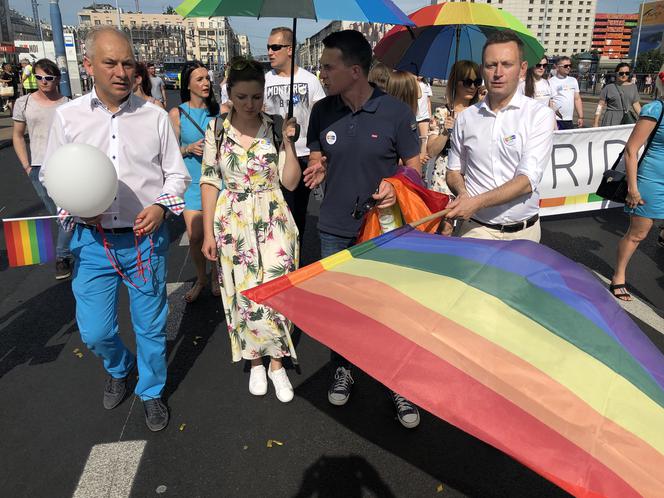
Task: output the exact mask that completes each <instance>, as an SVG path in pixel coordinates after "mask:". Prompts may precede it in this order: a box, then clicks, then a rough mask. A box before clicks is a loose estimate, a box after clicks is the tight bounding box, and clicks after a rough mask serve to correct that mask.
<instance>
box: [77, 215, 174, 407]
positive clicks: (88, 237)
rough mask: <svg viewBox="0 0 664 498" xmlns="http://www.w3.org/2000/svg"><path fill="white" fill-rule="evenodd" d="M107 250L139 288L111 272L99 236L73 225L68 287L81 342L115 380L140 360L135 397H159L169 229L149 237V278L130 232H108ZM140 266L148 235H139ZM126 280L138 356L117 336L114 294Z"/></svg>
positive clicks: (163, 370)
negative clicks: (71, 272)
mask: <svg viewBox="0 0 664 498" xmlns="http://www.w3.org/2000/svg"><path fill="white" fill-rule="evenodd" d="M105 236H106V240H107V242H108V243H109V244H110V245H111V247H110V252H111V254H112V255H113V256H114V257H115V258H116V260H117V262H118V263H119V267H120V269H121V270H122V272H123V273H124V274H125V275H127V276H128V277H129V278H131V280H132V281H133V282H134V284H136V286H137V287H138V288H135V287H134V286H132V285H131V284H130V283H129V282H126V281H124V280H123V279H122V277H120V275H119V274H118V273H117V272H116V271H115V269H114V268H113V265H112V264H111V261H109V258H108V257H107V255H106V252H105V251H104V245H103V241H102V235H101V234H100V233H97V231H96V230H90V229H88V228H84V227H82V226H80V225H77V226H76V228H75V229H74V236H73V238H72V241H71V251H72V253H73V254H74V256H75V264H74V277H73V281H72V290H73V292H74V296H75V297H76V320H77V322H78V328H79V330H80V331H81V338H82V339H83V342H85V344H86V345H87V346H88V348H90V351H92V352H93V353H94V354H96V355H97V356H99V357H101V358H102V359H103V360H104V368H105V369H106V371H107V372H108V373H109V374H110V375H112V376H113V377H115V378H121V377H124V376H126V375H128V374H129V372H130V370H131V369H132V367H133V366H134V363H135V362H138V374H139V378H138V383H137V385H136V395H137V396H139V397H140V398H141V399H142V400H145V399H150V398H159V397H160V396H161V393H162V391H163V389H164V385H165V384H166V318H167V314H168V302H167V296H166V260H167V254H168V243H169V238H168V229H167V227H166V225H165V224H162V225H161V227H160V228H159V230H158V231H157V232H156V233H154V234H153V235H152V240H153V242H154V249H153V253H152V257H151V258H150V266H149V270H147V271H146V272H145V276H146V277H147V282H145V281H144V280H143V278H141V277H140V276H139V275H138V271H137V270H138V268H137V256H138V254H137V251H136V248H135V246H134V234H133V233H123V234H115V235H114V234H112V233H108V232H107V233H106V234H105ZM139 249H140V251H141V254H142V259H143V262H144V265H145V266H146V267H147V265H148V256H149V254H150V238H149V237H141V238H140V239H139ZM122 282H124V284H125V286H126V287H127V289H128V290H129V307H130V311H131V321H132V324H133V327H134V333H135V334H136V356H134V355H133V354H132V353H131V352H130V351H129V350H128V349H127V347H126V346H125V345H124V343H123V342H122V340H121V339H120V337H119V335H118V311H117V308H118V294H119V290H120V284H121V283H122Z"/></svg>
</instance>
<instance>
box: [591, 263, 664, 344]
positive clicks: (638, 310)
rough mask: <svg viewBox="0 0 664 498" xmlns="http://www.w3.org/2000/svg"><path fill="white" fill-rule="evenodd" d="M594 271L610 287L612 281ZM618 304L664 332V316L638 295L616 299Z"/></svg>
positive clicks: (658, 330) (661, 332) (660, 331)
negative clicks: (625, 299) (627, 298)
mask: <svg viewBox="0 0 664 498" xmlns="http://www.w3.org/2000/svg"><path fill="white" fill-rule="evenodd" d="M592 272H593V273H594V274H595V276H596V277H597V278H598V279H600V280H601V281H602V282H604V284H605V285H606V287H607V288H608V287H609V284H610V283H611V281H610V280H609V279H608V278H606V277H604V276H603V275H600V274H599V273H597V272H596V271H594V270H592ZM616 301H617V302H618V304H619V305H620V306H621V307H622V309H624V310H625V311H627V312H628V313H629V314H630V315H634V316H635V317H637V318H638V319H639V320H641V321H642V322H644V323H647V324H648V325H650V326H651V327H652V328H654V329H655V330H656V331H657V332H659V333H660V334H664V318H662V317H661V316H659V315H658V314H657V313H656V312H655V311H654V310H653V309H652V307H651V306H650V305H648V304H646V303H644V302H643V301H641V300H640V299H639V298H638V297H636V296H634V295H632V300H631V301H622V300H620V299H616Z"/></svg>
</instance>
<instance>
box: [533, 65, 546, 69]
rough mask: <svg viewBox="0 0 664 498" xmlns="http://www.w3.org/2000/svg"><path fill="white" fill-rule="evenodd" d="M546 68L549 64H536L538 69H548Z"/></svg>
mask: <svg viewBox="0 0 664 498" xmlns="http://www.w3.org/2000/svg"><path fill="white" fill-rule="evenodd" d="M546 66H548V64H535V67H536V68H537V69H546Z"/></svg>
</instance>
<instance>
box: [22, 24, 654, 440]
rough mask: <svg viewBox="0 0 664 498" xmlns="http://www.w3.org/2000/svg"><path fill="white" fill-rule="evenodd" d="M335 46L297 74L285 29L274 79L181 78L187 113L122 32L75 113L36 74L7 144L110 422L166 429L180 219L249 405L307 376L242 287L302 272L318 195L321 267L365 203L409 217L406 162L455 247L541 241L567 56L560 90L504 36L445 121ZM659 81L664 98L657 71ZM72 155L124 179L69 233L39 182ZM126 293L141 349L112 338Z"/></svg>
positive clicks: (474, 69)
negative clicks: (57, 159) (43, 212)
mask: <svg viewBox="0 0 664 498" xmlns="http://www.w3.org/2000/svg"><path fill="white" fill-rule="evenodd" d="M323 45H324V50H323V52H322V56H321V60H320V74H319V75H318V76H317V75H315V74H312V73H311V72H309V71H307V70H305V69H304V68H301V67H298V66H297V65H292V58H293V52H294V39H293V33H292V31H291V30H290V29H289V28H283V27H279V28H275V29H273V30H272V31H271V33H270V35H269V38H268V43H267V49H268V56H269V60H270V64H271V67H272V69H271V71H269V72H268V73H267V74H266V73H265V72H264V70H263V68H262V66H261V65H260V64H259V63H257V62H255V61H253V60H250V59H246V58H237V59H234V60H233V61H232V62H231V63H230V65H229V68H228V72H227V74H225V75H224V77H223V80H222V81H221V82H219V83H218V84H219V86H220V90H221V92H220V93H221V94H222V98H221V102H218V101H217V99H216V96H215V92H214V89H213V80H212V77H211V75H210V71H209V69H208V68H207V67H206V66H205V65H204V64H202V63H201V62H196V61H194V62H190V63H187V64H186V65H185V66H184V68H183V71H182V73H181V77H180V82H181V83H180V100H181V103H180V104H179V105H178V106H176V107H173V108H172V109H171V110H170V111H169V112H168V113H167V112H166V111H165V110H164V109H165V107H166V105H167V95H166V92H165V88H164V86H163V81H161V79H160V78H158V77H157V76H156V74H155V67H154V65H153V64H144V63H142V62H137V61H136V60H135V59H134V55H133V51H132V46H131V41H130V40H129V39H128V38H127V35H126V34H125V33H124V32H122V31H119V30H117V29H116V28H114V27H111V26H103V27H99V28H95V29H93V30H91V32H90V34H89V36H88V38H87V40H86V49H87V51H86V54H85V58H84V62H83V64H84V67H85V71H86V74H88V75H89V77H90V78H91V81H94V84H93V85H92V87H91V88H90V92H89V93H87V94H85V95H84V96H82V97H80V98H77V99H74V100H73V101H69V99H67V98H65V97H62V96H61V95H60V93H59V90H58V84H59V79H60V73H59V70H58V68H57V66H56V65H55V64H54V63H53V62H51V61H48V60H40V61H38V62H36V63H35V64H34V65H33V67H31V69H30V72H31V74H32V75H33V76H34V78H35V81H36V82H37V89H36V92H29V93H28V94H26V95H25V96H23V97H21V98H19V99H18V100H16V102H15V103H14V110H13V118H14V122H15V124H14V146H15V150H16V153H17V156H18V158H19V160H20V162H21V164H22V166H23V167H24V169H25V170H26V173H27V174H28V175H29V176H30V179H31V180H32V182H33V185H34V187H35V190H36V191H37V192H38V194H39V195H40V197H41V198H42V200H43V202H44V205H45V206H46V207H47V209H48V210H49V212H51V213H53V214H56V213H57V215H58V216H59V217H60V218H61V220H62V223H61V228H60V231H59V234H58V248H57V261H56V278H67V277H68V276H69V275H71V274H73V279H72V290H73V293H74V296H75V298H76V319H77V322H78V326H79V330H80V333H81V337H82V339H83V341H84V342H85V344H86V345H87V346H88V347H89V348H90V350H91V351H92V352H94V353H95V354H96V355H97V356H99V357H100V358H102V360H103V364H104V368H105V370H106V372H107V373H108V377H107V380H106V383H105V385H104V390H103V406H104V408H106V409H113V408H115V407H116V406H118V405H119V404H120V403H121V402H122V401H123V400H124V399H125V398H126V396H127V395H128V394H129V392H130V391H131V390H132V389H133V390H134V392H135V393H136V395H137V396H138V397H139V398H140V399H141V400H142V402H143V406H144V411H145V418H146V424H147V426H148V428H149V429H150V430H153V431H158V430H162V429H163V428H164V427H166V425H167V424H168V421H169V416H170V415H169V410H168V407H167V406H166V405H165V403H164V401H163V399H162V398H161V396H162V392H163V390H164V386H165V384H166V382H167V367H166V332H165V327H166V318H167V313H168V302H167V296H166V267H167V258H168V244H169V234H168V225H167V224H165V223H164V219H165V218H167V217H168V216H178V215H182V216H183V218H184V222H185V225H186V233H187V236H188V239H189V244H190V248H191V256H192V261H193V264H194V267H195V270H196V279H195V281H194V283H193V285H192V287H191V288H190V289H189V291H188V292H187V293H186V295H185V297H184V298H185V300H186V301H187V302H188V303H191V302H194V301H196V300H197V299H198V298H199V296H200V294H201V292H203V290H204V289H205V288H206V287H208V286H209V287H210V291H211V292H212V294H213V295H215V296H219V297H220V298H221V306H222V307H223V309H224V314H225V322H226V327H227V331H228V334H229V339H230V343H231V360H232V361H233V362H242V361H248V362H250V364H251V368H250V373H249V379H248V390H249V392H250V393H251V394H252V395H256V396H262V395H265V394H266V393H267V391H268V388H269V382H271V383H272V385H273V388H274V391H275V394H276V397H277V399H278V400H279V401H281V402H289V401H291V400H292V399H293V396H294V390H293V387H292V385H291V383H290V381H289V379H288V375H287V372H286V369H285V368H284V365H283V360H284V359H285V358H290V359H291V361H293V362H296V361H297V353H296V351H295V346H294V344H293V341H292V339H291V333H292V330H293V324H292V323H291V322H290V321H289V320H288V319H287V318H286V317H285V316H283V315H281V314H280V313H278V312H277V311H275V310H273V309H271V308H269V307H267V306H263V305H258V304H257V303H254V302H252V301H250V300H249V299H247V298H246V297H244V296H243V295H242V292H243V291H244V290H247V289H250V288H252V287H254V286H256V285H260V284H261V283H264V282H267V281H270V280H272V279H274V278H277V277H279V276H282V275H285V274H287V273H289V272H292V271H294V270H296V269H297V268H298V265H299V255H300V244H301V235H302V233H303V232H304V229H305V221H306V213H307V204H308V202H309V198H310V196H309V194H310V191H311V190H312V189H318V188H321V187H322V186H324V198H323V200H322V203H321V206H320V215H319V220H318V227H317V229H318V234H319V239H320V249H321V257H323V258H325V257H327V256H330V255H332V254H334V253H336V252H338V251H341V250H343V249H346V248H349V247H351V246H352V245H354V244H355V243H356V240H357V234H358V230H359V228H360V224H361V220H360V219H357V218H356V217H354V216H352V215H351V213H352V212H353V211H355V210H356V209H357V206H358V202H359V201H360V200H364V199H368V198H371V199H373V202H374V204H375V206H376V207H377V208H378V209H386V208H391V207H392V206H393V205H394V204H395V203H396V202H397V199H396V193H395V190H394V187H392V185H391V184H390V183H389V182H387V181H384V180H385V179H386V178H389V177H391V176H393V175H394V174H395V173H396V171H397V168H398V167H405V168H411V169H412V170H414V171H416V172H418V173H419V174H420V175H423V176H424V177H425V178H426V181H427V183H428V186H429V187H430V188H431V189H433V190H437V191H440V192H444V193H447V194H449V195H450V196H451V202H450V203H449V204H448V207H449V208H450V211H449V212H448V214H447V215H446V217H445V219H443V220H442V221H441V227H440V231H441V233H442V234H444V235H454V236H461V237H474V238H482V239H490V240H504V241H509V240H518V239H527V240H531V241H535V242H539V240H540V233H541V231H540V220H539V190H538V186H539V183H540V181H541V179H542V175H543V174H544V170H545V168H546V166H547V164H548V162H549V158H550V156H551V150H552V146H553V132H554V130H555V129H570V128H574V127H575V126H583V122H584V116H583V107H582V105H581V104H582V103H581V99H580V95H579V91H578V84H576V80H575V79H574V78H571V77H570V76H569V71H570V68H571V61H570V60H569V59H568V58H565V57H563V58H561V59H558V61H557V62H556V65H557V66H556V67H557V72H556V76H554V77H553V78H552V79H549V80H547V79H546V77H545V74H546V72H547V67H548V64H549V61H548V60H547V58H546V57H544V58H542V60H540V61H539V62H538V63H537V64H535V65H534V66H532V67H530V68H528V64H527V62H526V61H525V60H524V57H523V46H522V42H521V41H520V39H519V38H518V37H517V36H516V35H515V34H514V33H512V32H511V31H502V32H500V33H497V34H495V35H494V36H492V37H490V38H489V39H488V40H487V42H486V45H485V46H484V49H483V52H482V64H481V65H478V64H477V63H475V62H472V61H466V60H460V61H457V62H456V63H455V64H454V66H453V67H452V69H451V73H450V75H449V80H448V84H447V95H446V97H447V98H446V105H445V106H443V107H438V108H436V109H432V108H431V88H430V86H429V85H428V83H427V82H426V81H423V79H421V78H417V77H416V76H414V75H412V74H409V73H404V72H400V71H392V70H390V69H389V68H387V67H386V66H384V65H382V64H380V63H378V64H373V66H372V50H371V47H370V45H369V43H368V42H367V40H366V39H365V38H364V36H363V35H362V34H361V33H359V32H357V31H353V30H345V31H339V32H335V33H332V34H330V35H329V36H327V37H326V38H325V39H324V40H323ZM292 67H293V68H294V71H295V73H294V75H293V77H294V91H293V93H292V101H291V100H290V98H291V94H290V78H291V68H292ZM624 67H625V66H624V65H623V66H620V67H619V68H617V70H616V72H617V75H618V78H619V79H618V82H617V83H616V84H615V85H614V87H612V88H611V89H605V90H606V91H604V90H603V93H602V96H601V99H600V106H601V108H602V109H604V108H606V112H604V116H603V117H602V122H604V120H606V121H607V122H614V121H615V120H616V119H617V117H615V116H614V114H615V111H616V98H618V100H620V99H623V101H626V102H631V101H630V100H629V99H631V98H632V96H633V92H632V91H631V90H629V89H628V86H629V83H627V82H626V81H625V77H626V76H628V75H629V66H627V68H626V69H625V68H624ZM663 69H664V68H663ZM160 81H161V83H160ZM657 84H658V85H659V87H660V92H661V89H662V85H664V72H662V73H660V74H659V75H658V80H657ZM607 88H608V86H607ZM637 96H638V94H637ZM625 99H627V100H625ZM290 102H292V110H293V112H292V117H289V116H288V108H289V103H290ZM661 108H662V104H661V102H660V101H657V102H653V103H651V104H648V105H646V106H644V107H643V109H641V108H640V107H639V106H634V105H632V109H633V110H634V112H635V113H640V117H638V122H637V124H636V127H635V128H634V132H633V133H632V137H631V138H630V140H629V143H628V145H627V165H628V168H627V176H628V179H629V185H630V193H629V195H628V199H627V206H626V209H627V210H628V212H629V214H630V216H631V225H630V230H629V232H628V234H627V235H626V236H625V238H624V239H623V241H621V246H620V249H619V257H618V259H619V263H618V266H617V268H616V274H615V275H614V278H613V281H612V286H611V289H612V291H613V292H614V294H615V295H616V297H618V298H621V299H628V298H629V294H628V293H627V290H626V287H625V284H624V278H625V267H626V265H627V262H628V261H629V257H630V256H631V254H632V253H633V252H634V250H635V248H636V245H638V243H639V242H640V241H641V240H643V237H644V236H645V235H644V234H646V233H647V231H648V230H649V229H650V228H651V227H652V220H653V219H657V218H662V217H664V216H662V212H661V209H662V206H664V202H662V201H664V199H662V198H661V196H662V195H664V187H663V185H664V174H663V171H662V164H663V160H662V156H663V155H664V127H661V126H660V127H659V128H657V126H656V125H655V123H656V122H657V119H658V116H659V115H660V114H661ZM598 109H599V107H598ZM574 112H576V115H577V121H576V122H574V121H573V116H574ZM598 115H601V113H599V112H598ZM607 116H608V117H607ZM598 119H600V118H599V117H597V118H596V121H597V120H598ZM635 120H636V119H635ZM26 129H27V130H28V131H29V135H30V147H29V149H30V150H29V153H28V148H27V145H26V143H25V139H24V138H23V134H24V132H25V131H26ZM649 136H652V137H654V138H653V140H652V142H653V143H652V144H651V147H650V148H649V150H648V157H647V158H646V160H645V161H642V164H641V167H639V169H638V172H637V169H636V151H638V149H639V148H640V147H641V146H642V145H643V143H645V142H646V141H647V139H648V137H649ZM66 143H86V144H90V145H93V146H95V147H97V148H99V149H100V150H102V151H104V152H105V153H106V154H107V155H108V157H109V159H110V160H111V162H112V163H113V165H114V166H115V169H116V171H117V173H118V180H119V190H118V194H117V197H116V198H115V200H114V201H113V203H112V205H111V206H110V207H109V209H108V210H107V211H106V212H105V213H100V214H99V215H98V216H95V217H93V218H75V219H74V220H73V223H70V222H71V221H72V220H71V217H70V216H69V214H68V213H66V212H62V210H60V209H58V208H57V206H55V204H54V203H53V201H52V200H50V198H49V197H48V193H47V192H46V190H45V189H44V187H43V186H42V181H43V178H44V174H45V171H46V170H48V165H49V164H48V163H49V157H50V156H51V154H52V153H53V152H54V151H55V150H56V149H57V148H58V147H60V146H61V145H63V144H66ZM658 155H659V156H658ZM72 227H73V230H71V228H72ZM660 238H661V237H660ZM208 268H209V271H210V276H208ZM123 284H124V285H125V286H126V287H127V289H128V290H129V300H130V310H131V319H132V324H133V327H134V332H135V335H136V352H135V353H133V352H131V351H130V350H129V349H128V348H127V347H126V346H125V345H124V343H123V342H122V340H121V339H120V337H119V335H118V319H117V313H118V310H117V294H118V289H119V286H120V285H123ZM340 333H349V334H359V333H362V331H359V330H357V331H353V330H349V331H340ZM330 362H331V364H332V367H333V368H332V377H331V378H330V384H329V388H328V393H327V394H328V400H329V402H330V403H331V404H333V405H336V406H341V405H344V404H346V403H347V402H348V400H349V398H350V396H351V393H352V386H353V383H354V381H353V375H352V371H353V368H354V367H353V365H351V364H350V362H349V361H348V360H347V359H345V358H343V357H342V356H341V355H339V354H337V353H336V352H334V351H331V352H330ZM136 373H138V381H137V382H136V385H134V382H135V381H136ZM387 394H388V396H389V397H390V399H391V400H392V402H393V405H394V409H395V413H396V415H397V418H398V420H399V421H400V423H401V424H402V425H403V426H404V427H407V428H413V427H416V426H417V425H418V424H419V422H420V415H419V411H418V409H417V407H416V406H415V405H413V404H412V403H411V402H410V401H408V400H407V399H405V398H404V397H403V396H401V395H400V394H399V393H396V392H392V391H388V392H387Z"/></svg>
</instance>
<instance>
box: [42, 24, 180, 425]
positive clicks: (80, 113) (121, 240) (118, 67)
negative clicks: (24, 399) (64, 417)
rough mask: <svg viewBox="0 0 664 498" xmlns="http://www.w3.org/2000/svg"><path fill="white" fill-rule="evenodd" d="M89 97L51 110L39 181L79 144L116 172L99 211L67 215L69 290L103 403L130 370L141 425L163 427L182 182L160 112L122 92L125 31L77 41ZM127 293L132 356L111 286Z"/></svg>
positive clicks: (114, 401) (127, 57) (127, 88)
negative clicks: (72, 220) (171, 257)
mask: <svg viewBox="0 0 664 498" xmlns="http://www.w3.org/2000/svg"><path fill="white" fill-rule="evenodd" d="M85 45H86V47H87V53H86V55H85V58H84V64H85V67H86V70H87V71H88V73H89V74H90V75H92V76H93V77H94V81H95V84H94V88H93V89H92V91H91V92H90V93H88V94H87V95H84V96H83V97H80V98H78V99H76V100H73V101H71V102H69V103H68V104H64V105H62V106H60V107H58V108H57V109H56V111H55V117H54V119H53V125H52V127H51V132H50V135H49V139H48V144H47V147H46V152H45V154H44V157H45V161H44V165H43V166H42V171H41V175H40V179H41V180H42V181H43V178H44V174H45V173H46V172H47V171H48V168H49V158H50V157H51V156H52V154H53V152H55V150H56V149H58V148H59V147H60V146H61V145H63V144H67V143H83V144H89V145H92V146H95V147H97V148H98V149H99V150H101V151H103V152H104V153H106V154H107V155H108V158H109V159H110V160H111V162H112V163H113V165H114V166H115V170H116V172H117V174H118V193H117V197H116V198H115V200H114V201H113V204H111V206H110V207H109V208H108V210H107V211H106V212H105V213H100V214H99V215H98V216H95V217H94V218H87V219H76V221H77V223H76V225H75V228H74V236H73V238H72V241H71V251H72V253H73V254H74V256H75V266H74V278H73V281H72V291H73V292H74V296H75V298H76V320H77V322H78V327H79V330H80V332H81V338H82V339H83V341H84V342H85V343H86V345H87V346H88V347H89V348H90V350H91V351H92V352H93V353H94V354H96V355H97V356H100V357H101V358H102V359H103V361H104V368H105V369H106V371H107V372H108V374H109V377H108V379H107V380H106V384H105V387H104V397H103V405H104V408H106V409H107V410H110V409H113V408H115V407H116V406H118V405H119V404H120V403H121V402H122V401H123V399H124V398H125V396H126V394H127V393H128V392H129V389H130V384H131V383H132V382H133V379H132V378H135V374H133V375H132V372H134V370H135V367H138V374H139V378H138V382H137V383H136V388H135V392H136V395H137V396H139V397H140V398H141V400H142V401H143V408H144V411H145V420H146V424H147V426H148V428H149V429H150V430H152V431H158V430H161V429H163V428H165V427H166V425H167V424H168V419H169V415H168V408H167V407H166V405H165V404H164V403H163V402H162V400H161V395H162V391H163V389H164V386H165V384H166V317H167V314H168V301H167V299H166V263H167V261H166V257H167V254H168V243H169V236H168V229H167V227H166V225H165V224H163V221H164V218H165V216H166V214H167V212H168V211H171V212H172V213H174V214H180V213H181V212H182V210H183V209H184V200H183V199H182V197H183V195H184V192H185V190H186V188H187V185H188V184H189V182H190V180H191V179H190V177H189V174H188V173H187V169H186V167H185V165H184V162H183V161H182V155H181V154H180V148H179V144H178V141H177V139H176V137H175V134H174V133H173V129H172V128H171V124H170V122H169V119H168V114H166V111H164V110H163V109H161V108H160V107H158V106H156V105H154V104H151V103H149V102H147V101H145V100H143V99H141V98H139V97H137V96H134V95H133V94H132V93H131V89H132V87H133V83H134V82H133V80H134V71H135V65H136V61H135V60H134V55H133V52H132V47H131V43H130V41H129V39H128V37H127V35H126V34H125V33H124V32H122V31H119V30H118V29H117V28H114V27H111V26H102V27H99V28H94V29H93V30H91V32H90V33H89V35H88V38H87V40H86V44H85ZM123 281H124V283H125V286H126V287H127V289H128V291H129V306H130V309H131V319H132V324H133V327H134V331H135V334H136V351H137V355H136V356H134V354H133V353H132V352H131V351H129V349H127V347H126V346H125V345H124V344H123V342H122V340H121V339H120V337H119V336H118V317H117V298H118V292H119V287H120V283H121V282H123Z"/></svg>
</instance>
